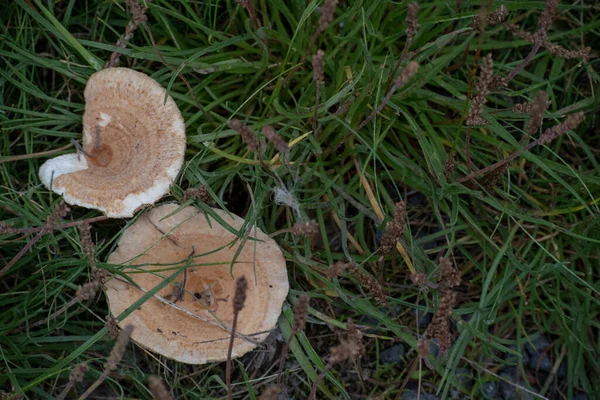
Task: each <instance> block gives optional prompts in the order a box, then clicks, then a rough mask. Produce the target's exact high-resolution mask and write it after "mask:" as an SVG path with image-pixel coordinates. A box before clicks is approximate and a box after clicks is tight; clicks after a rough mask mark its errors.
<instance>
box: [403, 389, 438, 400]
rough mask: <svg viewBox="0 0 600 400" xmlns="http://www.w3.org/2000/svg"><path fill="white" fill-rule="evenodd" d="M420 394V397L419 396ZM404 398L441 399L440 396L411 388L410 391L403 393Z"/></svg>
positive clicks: (406, 399) (408, 399) (413, 399)
mask: <svg viewBox="0 0 600 400" xmlns="http://www.w3.org/2000/svg"><path fill="white" fill-rule="evenodd" d="M419 395H420V397H419ZM401 399H402V400H419V399H420V400H439V397H437V396H435V395H433V394H430V393H427V392H425V391H423V390H421V393H419V392H418V391H417V390H416V389H410V390H409V391H408V392H404V393H402V397H401Z"/></svg>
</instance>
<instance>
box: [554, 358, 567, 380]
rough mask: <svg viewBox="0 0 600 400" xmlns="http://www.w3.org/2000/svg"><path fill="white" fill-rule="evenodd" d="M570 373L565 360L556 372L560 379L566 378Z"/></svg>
mask: <svg viewBox="0 0 600 400" xmlns="http://www.w3.org/2000/svg"><path fill="white" fill-rule="evenodd" d="M568 373H569V366H568V365H567V361H566V360H563V361H562V362H561V363H560V366H559V367H558V371H556V376H558V377H559V378H566V377H567V374H568Z"/></svg>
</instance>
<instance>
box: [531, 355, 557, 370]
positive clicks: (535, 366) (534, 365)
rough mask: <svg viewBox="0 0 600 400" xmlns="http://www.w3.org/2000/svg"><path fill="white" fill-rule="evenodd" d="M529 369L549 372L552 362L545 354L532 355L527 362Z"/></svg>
mask: <svg viewBox="0 0 600 400" xmlns="http://www.w3.org/2000/svg"><path fill="white" fill-rule="evenodd" d="M529 368H531V369H532V370H534V371H542V372H550V370H552V362H551V361H550V357H549V356H548V354H547V353H537V354H533V355H532V356H531V359H530V360H529Z"/></svg>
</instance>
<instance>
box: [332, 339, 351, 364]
mask: <svg viewBox="0 0 600 400" xmlns="http://www.w3.org/2000/svg"><path fill="white" fill-rule="evenodd" d="M357 355H358V348H357V347H356V345H355V344H354V343H350V342H347V341H342V342H341V343H340V344H339V345H337V346H335V347H332V348H331V356H330V357H329V362H328V364H330V365H334V364H339V363H341V362H343V361H346V360H347V359H349V358H352V357H355V356H357Z"/></svg>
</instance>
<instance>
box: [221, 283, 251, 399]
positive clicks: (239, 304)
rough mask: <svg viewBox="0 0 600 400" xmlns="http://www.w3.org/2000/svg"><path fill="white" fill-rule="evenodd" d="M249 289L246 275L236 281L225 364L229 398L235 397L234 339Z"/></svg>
mask: <svg viewBox="0 0 600 400" xmlns="http://www.w3.org/2000/svg"><path fill="white" fill-rule="evenodd" d="M247 291H248V281H247V280H246V277H245V276H242V277H240V278H238V279H237V280H236V282H235V294H234V296H233V322H232V323H231V338H230V340H229V349H228V350H227V364H226V366H225V379H226V381H227V396H228V398H229V400H232V399H233V390H232V388H231V353H232V352H233V341H234V339H235V329H236V327H237V321H238V317H239V314H240V311H242V309H243V308H244V303H245V302H246V292H247Z"/></svg>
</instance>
